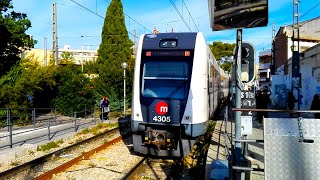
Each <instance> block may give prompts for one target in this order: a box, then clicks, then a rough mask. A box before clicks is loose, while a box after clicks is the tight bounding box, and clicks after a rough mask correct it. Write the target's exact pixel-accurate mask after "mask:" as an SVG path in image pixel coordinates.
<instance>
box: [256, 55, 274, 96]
mask: <svg viewBox="0 0 320 180" xmlns="http://www.w3.org/2000/svg"><path fill="white" fill-rule="evenodd" d="M271 60H272V57H271V50H267V51H261V52H259V69H258V80H259V88H260V89H267V90H268V91H270V86H271V84H270V77H271V71H270V65H271Z"/></svg>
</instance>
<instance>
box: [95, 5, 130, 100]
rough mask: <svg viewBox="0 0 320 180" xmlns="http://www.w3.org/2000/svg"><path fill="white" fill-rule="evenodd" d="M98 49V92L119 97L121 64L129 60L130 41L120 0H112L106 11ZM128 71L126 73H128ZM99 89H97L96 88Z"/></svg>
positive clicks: (121, 89)
mask: <svg viewBox="0 0 320 180" xmlns="http://www.w3.org/2000/svg"><path fill="white" fill-rule="evenodd" d="M101 36H102V37H101V44H100V46H99V49H98V59H97V63H98V64H99V80H98V83H99V85H98V86H100V88H101V89H100V92H105V91H106V90H107V92H108V93H110V94H109V96H110V95H112V96H117V97H118V98H119V99H121V94H122V93H121V92H122V91H123V87H122V86H123V84H122V83H123V69H122V68H121V64H122V63H123V62H127V63H128V61H129V60H130V58H131V55H132V49H130V48H131V46H132V45H133V43H132V41H131V40H130V39H129V36H128V31H127V28H126V26H125V18H124V14H123V6H122V2H121V0H112V1H111V3H110V5H109V7H108V9H107V12H106V17H105V21H104V25H103V29H102V34H101ZM129 74H130V73H128V75H129ZM98 91H99V90H98Z"/></svg>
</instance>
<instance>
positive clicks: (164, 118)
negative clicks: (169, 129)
mask: <svg viewBox="0 0 320 180" xmlns="http://www.w3.org/2000/svg"><path fill="white" fill-rule="evenodd" d="M152 120H153V121H156V122H170V121H171V119H170V116H154V117H153V119H152Z"/></svg>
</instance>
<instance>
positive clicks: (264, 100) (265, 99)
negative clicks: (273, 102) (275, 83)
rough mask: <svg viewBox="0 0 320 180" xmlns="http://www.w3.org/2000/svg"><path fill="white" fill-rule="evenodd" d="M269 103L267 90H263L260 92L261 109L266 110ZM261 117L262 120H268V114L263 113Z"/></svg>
mask: <svg viewBox="0 0 320 180" xmlns="http://www.w3.org/2000/svg"><path fill="white" fill-rule="evenodd" d="M269 103H270V97H269V94H268V90H267V89H264V90H262V94H261V109H268V105H269ZM262 116H263V117H264V118H268V112H267V111H263V112H262Z"/></svg>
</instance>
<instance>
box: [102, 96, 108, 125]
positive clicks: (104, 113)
mask: <svg viewBox="0 0 320 180" xmlns="http://www.w3.org/2000/svg"><path fill="white" fill-rule="evenodd" d="M100 109H101V114H100V119H101V120H104V119H106V120H108V114H109V101H108V97H106V96H103V97H102V99H101V101H100Z"/></svg>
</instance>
